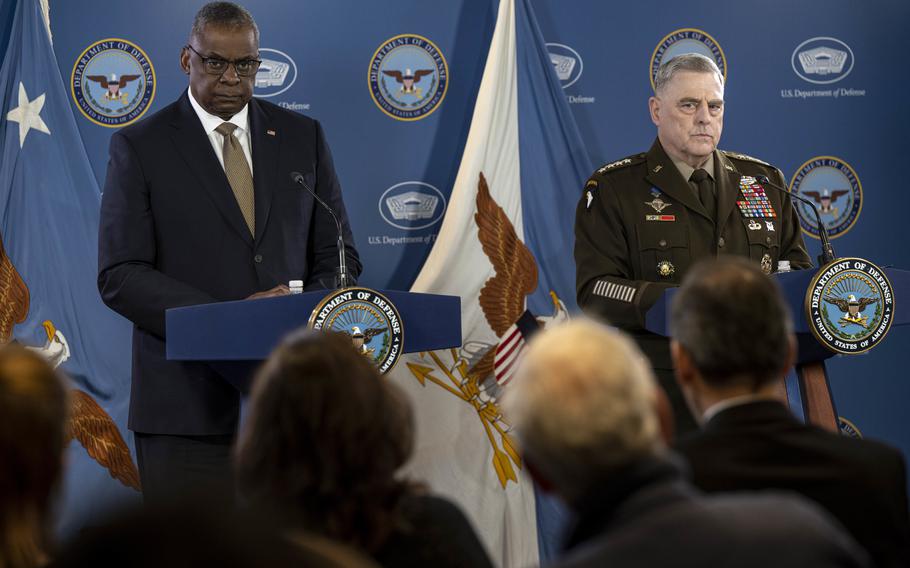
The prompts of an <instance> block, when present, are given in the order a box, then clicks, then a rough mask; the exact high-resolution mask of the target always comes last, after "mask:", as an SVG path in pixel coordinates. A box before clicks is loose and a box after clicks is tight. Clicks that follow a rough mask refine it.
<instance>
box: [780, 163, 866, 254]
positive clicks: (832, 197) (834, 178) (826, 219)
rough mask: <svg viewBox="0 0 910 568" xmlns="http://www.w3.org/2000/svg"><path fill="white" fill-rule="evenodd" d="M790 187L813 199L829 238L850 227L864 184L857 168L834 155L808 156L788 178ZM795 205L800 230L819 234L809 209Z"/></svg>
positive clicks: (793, 190)
mask: <svg viewBox="0 0 910 568" xmlns="http://www.w3.org/2000/svg"><path fill="white" fill-rule="evenodd" d="M790 191H792V192H794V193H796V194H798V195H800V196H802V197H805V198H806V199H808V200H810V201H814V202H815V205H816V207H817V208H818V212H819V214H820V215H821V218H822V223H824V224H825V227H826V228H827V229H828V236H829V237H831V238H832V239H834V238H837V237H839V236H841V235H843V234H844V233H846V232H847V231H849V230H850V229H851V228H852V227H853V225H854V223H856V220H857V219H858V218H859V214H860V212H861V211H862V209H863V186H862V184H861V183H860V181H859V177H858V176H857V175H856V171H855V170H854V169H853V168H852V167H850V165H849V164H847V162H845V161H843V160H841V159H840V158H836V157H834V156H816V157H814V158H812V159H810V160H807V161H806V162H805V163H804V164H803V165H802V166H800V167H799V169H798V170H796V173H795V174H794V175H793V179H792V180H790ZM794 207H796V212H797V213H798V214H799V224H800V226H801V227H802V230H803V232H804V233H806V234H807V235H810V236H812V237H814V238H816V239H817V238H819V236H818V229H817V227H816V221H815V214H814V213H813V212H812V209H810V208H809V206H808V205H805V204H803V203H794Z"/></svg>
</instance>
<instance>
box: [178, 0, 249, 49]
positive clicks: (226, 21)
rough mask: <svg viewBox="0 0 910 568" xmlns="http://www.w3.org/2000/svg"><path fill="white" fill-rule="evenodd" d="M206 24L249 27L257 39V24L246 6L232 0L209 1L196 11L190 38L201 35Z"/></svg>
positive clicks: (224, 26) (234, 27) (223, 26)
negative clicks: (224, 0) (230, 0)
mask: <svg viewBox="0 0 910 568" xmlns="http://www.w3.org/2000/svg"><path fill="white" fill-rule="evenodd" d="M206 26H216V27H222V28H233V29H237V28H251V29H252V30H253V33H254V34H255V36H256V41H257V42H258V41H259V26H257V25H256V20H254V19H253V15H252V14H250V13H249V12H248V11H247V9H246V8H244V7H243V6H240V5H239V4H234V3H233V2H209V3H208V4H206V5H205V6H203V7H202V8H200V9H199V11H198V12H196V17H195V18H194V19H193V28H192V29H191V30H190V39H191V40H192V39H193V38H194V37H199V36H201V35H202V31H203V30H204V29H205V27H206Z"/></svg>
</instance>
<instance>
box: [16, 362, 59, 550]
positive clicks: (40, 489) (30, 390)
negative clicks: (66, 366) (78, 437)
mask: <svg viewBox="0 0 910 568" xmlns="http://www.w3.org/2000/svg"><path fill="white" fill-rule="evenodd" d="M67 400H68V399H67V391H66V387H65V385H64V382H63V381H62V380H61V378H60V377H59V376H58V375H57V374H56V373H55V372H54V369H53V368H51V366H50V365H49V364H48V363H47V362H46V361H45V360H44V359H42V358H41V357H40V356H39V355H37V354H35V353H33V352H31V351H29V350H28V349H25V348H24V347H21V346H18V345H7V346H4V347H2V348H0V566H4V567H5V568H9V567H15V568H18V567H26V566H38V565H42V564H44V563H45V562H46V561H47V552H48V548H49V533H50V524H51V523H50V519H49V517H50V515H49V509H50V503H51V498H52V496H53V494H54V490H55V488H56V486H57V482H58V480H59V479H60V474H61V470H62V467H63V461H62V460H63V449H64V446H65V445H66V433H65V423H66V416H67V408H68V403H67Z"/></svg>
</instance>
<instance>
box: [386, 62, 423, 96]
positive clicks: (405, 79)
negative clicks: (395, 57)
mask: <svg viewBox="0 0 910 568" xmlns="http://www.w3.org/2000/svg"><path fill="white" fill-rule="evenodd" d="M382 74H383V75H386V76H387V77H392V78H393V79H395V82H396V83H398V84H399V85H401V89H400V91H401V93H402V94H405V95H414V96H417V97H420V93H421V89H420V87H418V86H417V83H419V82H420V79H422V78H423V77H426V76H427V75H432V74H433V70H432V69H418V70H416V71H413V72H412V71H411V70H410V69H405V70H404V73H402V72H401V71H399V70H397V69H383V70H382Z"/></svg>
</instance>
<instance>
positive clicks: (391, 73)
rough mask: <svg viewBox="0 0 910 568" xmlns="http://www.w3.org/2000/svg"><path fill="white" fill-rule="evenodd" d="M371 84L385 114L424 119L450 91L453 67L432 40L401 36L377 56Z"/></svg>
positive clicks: (369, 75)
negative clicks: (450, 77)
mask: <svg viewBox="0 0 910 568" xmlns="http://www.w3.org/2000/svg"><path fill="white" fill-rule="evenodd" d="M367 82H368V83H369V87H370V96H371V97H372V98H373V102H375V103H376V106H378V107H379V109H380V110H382V112H384V113H385V114H387V115H388V116H391V117H392V118H394V119H396V120H404V121H414V120H420V119H421V118H426V117H427V116H429V115H431V114H432V113H433V111H435V110H436V109H437V108H439V105H440V104H442V100H443V99H444V98H445V96H446V91H448V88H449V64H448V63H446V59H445V57H444V56H443V55H442V51H440V50H439V48H438V47H437V46H436V44H434V43H433V42H432V41H430V40H429V39H427V38H425V37H423V36H419V35H416V34H402V35H397V36H395V37H392V38H389V39H388V40H386V41H384V42H382V45H380V46H379V48H378V49H377V50H376V52H375V53H374V54H373V58H372V59H371V60H370V68H369V71H368V72H367Z"/></svg>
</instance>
